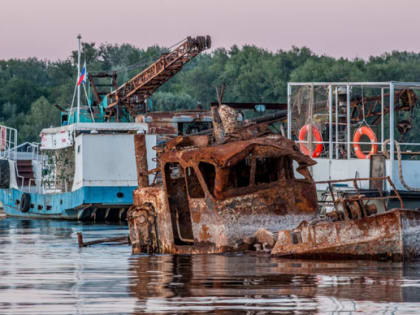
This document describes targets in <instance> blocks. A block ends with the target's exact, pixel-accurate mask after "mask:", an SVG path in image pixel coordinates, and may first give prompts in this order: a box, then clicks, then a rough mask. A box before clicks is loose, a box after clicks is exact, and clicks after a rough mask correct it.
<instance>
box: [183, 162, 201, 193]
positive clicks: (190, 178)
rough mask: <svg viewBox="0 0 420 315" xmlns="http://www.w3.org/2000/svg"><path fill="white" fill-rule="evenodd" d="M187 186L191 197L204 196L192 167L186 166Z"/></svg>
mask: <svg viewBox="0 0 420 315" xmlns="http://www.w3.org/2000/svg"><path fill="white" fill-rule="evenodd" d="M186 172H187V186H188V194H189V195H190V197H191V198H204V191H203V188H201V185H200V182H199V180H198V177H197V174H196V173H195V171H194V169H193V168H192V167H187V169H186Z"/></svg>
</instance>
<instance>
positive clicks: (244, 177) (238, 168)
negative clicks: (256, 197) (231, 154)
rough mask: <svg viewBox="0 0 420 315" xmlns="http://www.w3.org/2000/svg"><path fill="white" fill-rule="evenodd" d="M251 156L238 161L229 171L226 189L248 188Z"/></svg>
mask: <svg viewBox="0 0 420 315" xmlns="http://www.w3.org/2000/svg"><path fill="white" fill-rule="evenodd" d="M251 160H252V159H251V156H248V157H247V158H245V159H243V160H241V161H239V162H238V163H236V164H235V165H233V166H232V167H231V168H230V169H229V182H228V187H227V188H239V187H247V186H249V182H250V181H249V179H250V177H251Z"/></svg>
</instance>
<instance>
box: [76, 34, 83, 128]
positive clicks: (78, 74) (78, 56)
mask: <svg viewBox="0 0 420 315" xmlns="http://www.w3.org/2000/svg"><path fill="white" fill-rule="evenodd" d="M81 38H82V36H81V35H80V34H79V35H77V40H78V50H77V118H76V122H77V123H79V122H80V84H78V83H79V79H80V40H81Z"/></svg>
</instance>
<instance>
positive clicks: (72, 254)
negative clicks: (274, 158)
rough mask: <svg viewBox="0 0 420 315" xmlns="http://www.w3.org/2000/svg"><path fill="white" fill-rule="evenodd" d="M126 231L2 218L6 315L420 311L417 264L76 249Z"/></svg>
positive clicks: (0, 305)
mask: <svg viewBox="0 0 420 315" xmlns="http://www.w3.org/2000/svg"><path fill="white" fill-rule="evenodd" d="M78 231H83V234H84V237H85V239H86V240H91V239H97V238H102V237H113V236H120V235H125V234H127V227H126V226H124V225H122V226H118V225H104V224H100V225H90V224H82V223H75V222H60V221H46V220H39V221H36V220H17V219H5V220H0V277H1V278H0V279H1V281H0V313H1V314H8V313H10V314H15V313H19V314H25V313H27V314H45V313H53V314H54V313H55V314H140V313H150V314H152V313H168V314H173V313H192V314H194V313H203V312H212V313H216V314H232V313H238V314H266V313H282V314H284V313H299V314H301V313H336V312H348V313H352V312H365V313H373V312H381V313H386V314H387V313H389V314H391V313H402V314H405V313H410V312H417V311H418V309H419V306H420V304H418V302H419V301H420V266H419V263H410V264H405V265H404V264H401V263H389V262H368V261H329V262H326V261H324V262H318V261H303V260H285V259H273V258H268V257H254V256H246V255H198V256H170V255H162V256H150V257H149V256H132V255H131V254H130V247H129V246H109V245H98V246H93V247H88V248H83V249H79V248H78V247H77V240H76V233H77V232H78Z"/></svg>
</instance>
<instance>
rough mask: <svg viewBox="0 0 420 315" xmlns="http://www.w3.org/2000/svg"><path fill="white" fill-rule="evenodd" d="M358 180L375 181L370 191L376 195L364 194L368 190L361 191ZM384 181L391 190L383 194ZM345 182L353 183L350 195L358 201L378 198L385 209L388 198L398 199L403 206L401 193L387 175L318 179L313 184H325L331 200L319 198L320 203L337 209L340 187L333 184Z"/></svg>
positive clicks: (401, 206) (402, 206)
mask: <svg viewBox="0 0 420 315" xmlns="http://www.w3.org/2000/svg"><path fill="white" fill-rule="evenodd" d="M360 181H373V182H376V183H377V185H376V187H377V188H376V189H373V190H371V191H373V192H375V193H376V194H377V196H366V194H367V193H368V192H369V191H367V190H363V191H361V190H360V188H359V185H358V182H360ZM384 181H387V182H388V184H389V186H390V187H392V192H391V193H389V194H385V193H384V190H383V186H384ZM345 182H352V183H353V192H350V193H351V194H352V195H356V196H358V200H360V201H373V200H378V201H382V202H383V204H384V208H385V209H386V208H387V207H386V202H387V201H388V200H390V199H398V200H399V202H400V208H404V202H403V200H402V198H401V195H400V194H399V193H398V190H397V189H396V187H395V185H394V183H393V182H392V180H391V178H390V177H389V176H385V177H367V178H349V179H339V180H325V181H318V182H315V184H327V185H328V190H329V193H330V196H331V200H320V201H319V202H320V203H321V204H324V205H323V206H325V204H327V205H330V206H334V208H335V210H337V211H338V209H337V197H338V192H339V191H340V188H337V189H336V190H334V184H338V183H345ZM341 192H342V193H344V194H345V193H346V192H345V191H341Z"/></svg>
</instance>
